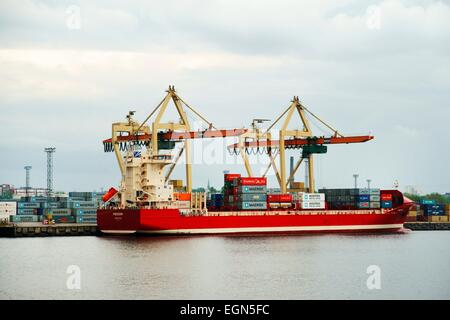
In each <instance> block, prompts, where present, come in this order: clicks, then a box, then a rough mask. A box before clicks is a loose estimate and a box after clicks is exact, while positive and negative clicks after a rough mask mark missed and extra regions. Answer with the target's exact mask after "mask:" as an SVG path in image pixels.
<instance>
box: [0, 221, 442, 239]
mask: <svg viewBox="0 0 450 320" xmlns="http://www.w3.org/2000/svg"><path fill="white" fill-rule="evenodd" d="M404 227H405V228H406V229H410V230H413V231H433V230H436V231H438V230H450V222H406V223H405V224H404ZM99 234H100V233H99V231H98V229H97V225H96V224H90V223H76V224H74V223H61V224H53V225H45V224H42V223H32V222H30V223H16V224H8V225H2V226H0V237H10V238H17V237H57V236H63V237H67V236H71V237H73V236H97V235H99Z"/></svg>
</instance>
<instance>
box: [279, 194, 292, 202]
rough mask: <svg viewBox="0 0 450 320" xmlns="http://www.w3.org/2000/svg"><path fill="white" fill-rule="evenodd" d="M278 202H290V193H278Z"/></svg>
mask: <svg viewBox="0 0 450 320" xmlns="http://www.w3.org/2000/svg"><path fill="white" fill-rule="evenodd" d="M280 202H292V194H290V193H286V194H280Z"/></svg>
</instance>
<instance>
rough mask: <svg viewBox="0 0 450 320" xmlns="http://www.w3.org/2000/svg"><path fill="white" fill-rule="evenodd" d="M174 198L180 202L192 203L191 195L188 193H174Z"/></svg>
mask: <svg viewBox="0 0 450 320" xmlns="http://www.w3.org/2000/svg"><path fill="white" fill-rule="evenodd" d="M173 198H174V199H175V200H178V201H190V200H191V194H190V193H188V192H184V193H181V192H174V193H173Z"/></svg>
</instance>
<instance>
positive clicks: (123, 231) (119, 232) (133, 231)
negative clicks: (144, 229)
mask: <svg viewBox="0 0 450 320" xmlns="http://www.w3.org/2000/svg"><path fill="white" fill-rule="evenodd" d="M100 231H101V232H103V233H115V234H132V233H136V230H100Z"/></svg>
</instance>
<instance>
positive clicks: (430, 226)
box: [403, 222, 450, 231]
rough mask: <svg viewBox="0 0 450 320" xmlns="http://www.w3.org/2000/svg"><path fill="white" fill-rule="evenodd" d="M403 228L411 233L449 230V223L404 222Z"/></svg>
mask: <svg viewBox="0 0 450 320" xmlns="http://www.w3.org/2000/svg"><path fill="white" fill-rule="evenodd" d="M403 226H404V227H405V228H406V229H410V230H413V231H432V230H437V231H438V230H450V222H405V224H404V225H403Z"/></svg>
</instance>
